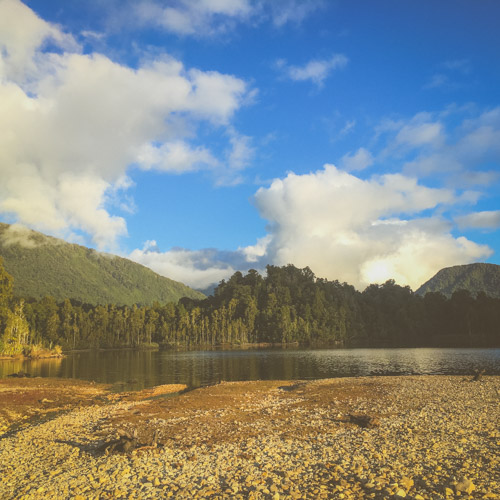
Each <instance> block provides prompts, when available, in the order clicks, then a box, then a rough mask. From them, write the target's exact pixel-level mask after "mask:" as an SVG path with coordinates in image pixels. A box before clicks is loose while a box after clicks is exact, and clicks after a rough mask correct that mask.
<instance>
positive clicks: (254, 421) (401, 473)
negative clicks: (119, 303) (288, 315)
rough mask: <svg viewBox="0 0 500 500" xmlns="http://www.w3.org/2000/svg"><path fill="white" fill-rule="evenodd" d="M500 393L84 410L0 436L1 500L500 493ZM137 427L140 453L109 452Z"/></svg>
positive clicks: (387, 391) (461, 387) (181, 402)
mask: <svg viewBox="0 0 500 500" xmlns="http://www.w3.org/2000/svg"><path fill="white" fill-rule="evenodd" d="M499 391H500V377H498V376H495V377H493V376H484V377H483V379H482V380H481V381H478V382H472V381H470V378H469V379H465V378H464V377H458V376H411V377H378V378H369V377H364V378H344V379H329V380H316V381H301V382H296V381H295V382H282V383H281V384H280V383H278V382H276V383H269V382H251V383H248V382H247V383H240V382H232V383H222V384H220V385H218V386H215V387H211V388H206V389H199V390H197V391H193V392H191V393H186V394H183V395H180V396H178V397H176V398H171V399H169V400H160V401H158V400H156V399H151V398H150V399H146V400H139V401H131V400H122V401H116V400H113V401H111V402H110V403H109V404H105V405H99V406H97V405H96V406H89V407H75V408H73V409H71V410H69V411H67V412H65V413H61V414H59V415H58V416H56V417H55V418H53V419H52V420H49V421H46V422H38V423H33V424H32V425H29V426H27V427H25V428H20V429H18V430H16V431H13V432H10V433H6V434H4V435H3V436H0V498H2V499H11V498H12V499H14V498H16V499H17V498H19V499H20V498H25V499H29V498H36V499H45V498H50V499H59V498H61V499H65V498H73V499H78V500H82V499H86V500H87V499H105V498H127V499H128V498H138V499H139V498H140V499H143V498H169V497H174V498H189V499H191V498H241V499H247V498H248V499H253V498H255V499H259V498H266V499H275V500H277V499H283V498H292V499H299V498H310V499H320V498H351V499H358V498H377V499H378V498H380V499H382V498H410V499H440V498H455V497H460V498H500V477H499V470H500V467H499V459H500V457H499V453H498V451H499V445H500V431H499V428H498V423H499V422H500V418H499V417H500V411H499V409H500V397H499ZM209 403H210V404H209ZM129 417H130V418H129ZM132 417H133V418H132ZM134 429H135V432H136V433H137V435H138V436H139V438H138V441H139V444H138V449H135V450H134V451H133V452H131V453H106V451H105V449H106V443H107V442H109V441H110V440H112V439H115V438H117V437H118V436H119V433H120V431H123V430H126V431H127V432H131V431H132V430H134ZM153 429H154V430H155V431H156V432H157V433H158V434H159V435H160V436H161V439H160V440H159V441H158V444H155V443H154V442H149V441H148V440H147V439H146V438H145V437H144V436H146V435H147V432H149V431H151V430H153ZM141 436H143V437H142V438H141ZM141 439H142V442H141Z"/></svg>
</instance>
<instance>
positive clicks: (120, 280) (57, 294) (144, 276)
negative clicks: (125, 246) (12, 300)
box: [0, 223, 204, 305]
mask: <svg viewBox="0 0 500 500" xmlns="http://www.w3.org/2000/svg"><path fill="white" fill-rule="evenodd" d="M0 256H2V257H3V260H4V267H5V269H6V270H7V272H8V273H9V274H11V275H12V276H13V277H14V293H15V295H18V296H20V297H33V298H36V299H39V298H41V297H44V296H46V295H51V296H53V297H54V298H55V299H56V300H57V301H61V300H63V299H65V298H71V299H77V300H80V301H82V302H85V303H88V304H94V305H95V304H116V305H132V304H140V305H151V304H152V303H153V302H155V301H158V302H160V303H165V302H177V301H178V300H179V299H180V298H181V297H191V298H196V299H200V298H203V297H204V295H203V294H202V293H200V292H197V291H195V290H193V289H191V288H189V287H187V286H186V285H183V284H182V283H179V282H177V281H173V280H171V279H168V278H164V277H163V276H160V275H158V274H156V273H154V272H153V271H151V270H150V269H148V268H147V267H144V266H142V265H140V264H137V263H135V262H132V261H130V260H127V259H124V258H122V257H117V256H114V255H110V254H104V253H99V252H96V251H95V250H92V249H90V248H86V247H84V246H80V245H75V244H70V243H66V242H65V241H63V240H59V239H57V238H52V237H50V236H46V235H44V234H41V233H38V232H36V231H31V230H28V229H24V228H20V227H18V226H9V225H8V224H2V223H0Z"/></svg>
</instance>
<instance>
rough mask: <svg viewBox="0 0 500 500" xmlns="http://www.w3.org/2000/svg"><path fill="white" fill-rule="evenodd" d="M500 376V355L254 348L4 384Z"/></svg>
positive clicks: (105, 355) (104, 362)
mask: <svg viewBox="0 0 500 500" xmlns="http://www.w3.org/2000/svg"><path fill="white" fill-rule="evenodd" d="M483 368H484V369H485V370H486V373H487V374H495V375H500V349H434V348H419V349H280V348H268V349H247V350H216V349H214V350H208V351H132V350H113V351H94V352H90V351H89V352H76V353H72V354H69V355H68V356H66V357H65V358H61V359H45V360H34V361H0V378H3V377H6V376H7V375H9V374H11V373H17V372H19V371H24V372H27V373H30V374H31V375H32V376H40V377H62V378H77V379H84V380H94V381H96V382H103V383H111V384H114V386H115V389H116V390H132V389H133V390H136V389H142V388H145V387H152V386H154V385H160V384H173V383H179V384H187V385H188V386H189V387H200V386H203V385H207V384H210V383H214V382H218V381H221V380H226V381H230V380H263V379H267V380H272V379H276V380H297V379H315V378H330V377H357V376H367V375H396V374H400V375H409V374H428V375H431V374H466V375H470V374H472V373H473V372H474V371H475V370H477V369H483Z"/></svg>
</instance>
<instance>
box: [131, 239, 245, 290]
mask: <svg viewBox="0 0 500 500" xmlns="http://www.w3.org/2000/svg"><path fill="white" fill-rule="evenodd" d="M128 257H129V258H130V259H132V260H134V261H135V262H138V263H140V264H143V265H144V266H147V267H149V268H151V269H153V270H154V271H155V272H157V273H158V274H161V275H162V276H167V277H169V278H171V279H174V280H177V281H181V282H182V283H186V284H187V285H189V286H191V287H192V288H196V289H200V290H203V289H205V288H207V287H210V286H211V285H214V284H217V283H219V282H220V281H221V280H223V279H226V278H229V277H230V276H231V275H232V274H234V273H235V272H236V271H237V270H248V269H249V268H251V267H252V266H251V265H250V263H249V262H248V261H247V260H246V256H245V254H244V252H242V251H240V250H238V251H234V252H223V251H220V250H216V249H202V250H188V249H185V248H173V249H171V250H169V251H166V252H161V251H160V249H159V248H158V245H157V244H156V242H155V241H148V242H146V244H145V245H144V248H142V249H137V250H134V251H133V252H132V253H131V254H130V255H129V256H128Z"/></svg>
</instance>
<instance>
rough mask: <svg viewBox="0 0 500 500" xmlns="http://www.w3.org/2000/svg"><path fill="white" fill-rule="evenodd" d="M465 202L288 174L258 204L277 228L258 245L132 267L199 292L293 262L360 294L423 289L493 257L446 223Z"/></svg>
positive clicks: (145, 255)
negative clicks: (392, 286) (436, 277)
mask: <svg viewBox="0 0 500 500" xmlns="http://www.w3.org/2000/svg"><path fill="white" fill-rule="evenodd" d="M459 202H460V197H459V196H457V194H456V193H455V192H454V191H453V190H451V189H445V188H429V187H426V186H423V185H421V184H419V183H418V182H417V180H416V178H413V177H408V176H405V175H402V174H386V175H382V176H372V177H370V178H368V179H361V178H359V177H356V176H355V175H353V174H351V173H349V172H346V171H344V170H340V169H338V168H336V167H335V166H333V165H325V166H324V167H323V168H322V169H320V170H318V171H316V172H313V173H310V174H304V175H296V174H294V173H289V174H288V175H287V176H286V177H285V178H284V179H275V180H274V181H273V182H272V184H271V185H270V187H268V188H260V189H259V190H258V191H257V193H256V195H255V205H256V207H257V209H258V210H259V212H260V214H261V216H262V217H263V218H264V219H266V220H267V221H268V223H269V224H268V234H267V235H266V236H265V237H264V238H262V239H261V240H260V241H258V242H257V244H256V245H255V246H251V247H247V248H242V249H238V251H236V252H226V253H222V252H216V251H213V250H201V251H196V252H190V251H189V250H180V249H176V250H173V251H170V252H165V253H161V252H160V251H159V250H158V249H154V250H153V251H152V250H149V249H147V248H146V249H144V250H141V251H135V252H134V253H133V254H132V255H131V258H132V259H133V260H136V261H138V262H140V263H142V264H144V265H147V266H150V267H151V268H153V269H154V270H155V271H157V272H159V273H160V274H163V273H165V275H166V276H176V277H178V278H177V279H181V278H182V279H183V280H184V281H185V282H186V283H188V284H189V285H191V286H194V287H195V288H204V287H206V286H208V284H210V280H213V281H212V283H214V282H218V281H220V280H221V279H225V278H228V277H229V276H230V275H231V274H233V272H234V271H236V270H243V271H246V270H248V269H249V268H256V269H258V270H260V271H262V270H263V268H265V265H266V264H267V263H272V264H276V265H285V264H289V263H291V264H294V265H296V266H298V267H306V266H309V267H311V268H312V269H313V271H314V272H315V273H316V274H317V275H318V276H320V277H326V278H328V279H338V280H340V281H346V282H348V283H350V284H353V285H354V286H356V287H357V288H359V289H364V288H365V287H366V286H367V285H369V284H371V283H383V282H385V281H386V280H388V279H395V280H396V281H397V282H398V283H399V284H401V285H410V286H411V287H412V288H413V289H416V288H417V287H418V286H420V285H421V284H422V283H424V282H425V281H426V280H427V279H429V278H430V277H431V276H432V275H433V274H435V273H436V272H437V271H438V270H440V269H442V268H443V267H446V266H448V265H450V263H454V264H467V263H470V262H474V261H477V260H480V259H484V258H486V257H488V256H490V255H491V253H492V252H491V250H490V249H489V248H488V247H487V246H485V245H478V244H476V243H474V242H472V241H470V240H468V239H467V238H465V237H463V236H460V237H455V236H453V235H452V229H453V225H452V224H451V223H450V222H448V221H447V220H445V219H444V218H442V217H440V216H439V210H440V209H442V208H443V207H446V206H451V205H453V204H456V203H459ZM496 217H497V214H496V213H495V214H492V218H493V219H495V218H496ZM167 273H169V274H167Z"/></svg>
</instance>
